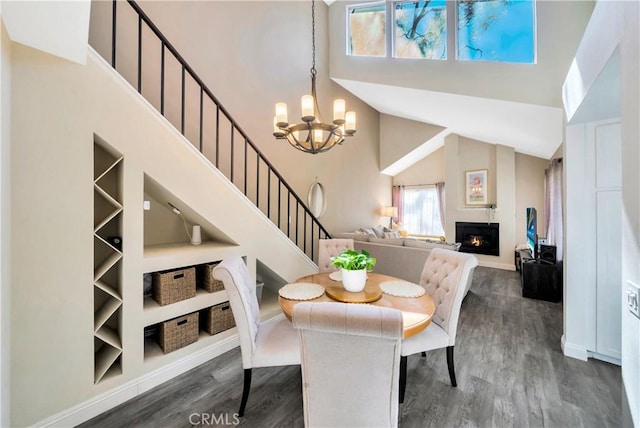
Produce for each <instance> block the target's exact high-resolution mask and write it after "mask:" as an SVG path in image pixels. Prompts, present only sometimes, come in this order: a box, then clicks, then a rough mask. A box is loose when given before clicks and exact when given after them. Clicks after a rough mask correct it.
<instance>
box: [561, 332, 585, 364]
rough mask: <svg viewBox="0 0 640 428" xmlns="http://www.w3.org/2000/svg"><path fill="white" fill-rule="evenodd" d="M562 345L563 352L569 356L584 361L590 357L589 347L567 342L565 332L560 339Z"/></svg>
mask: <svg viewBox="0 0 640 428" xmlns="http://www.w3.org/2000/svg"><path fill="white" fill-rule="evenodd" d="M560 346H561V347H562V353H563V354H564V355H566V356H567V357H571V358H576V359H578V360H582V361H587V360H588V359H589V351H587V348H585V347H583V346H578V345H575V344H573V343H569V342H567V340H566V338H565V336H564V334H563V335H562V338H561V339H560Z"/></svg>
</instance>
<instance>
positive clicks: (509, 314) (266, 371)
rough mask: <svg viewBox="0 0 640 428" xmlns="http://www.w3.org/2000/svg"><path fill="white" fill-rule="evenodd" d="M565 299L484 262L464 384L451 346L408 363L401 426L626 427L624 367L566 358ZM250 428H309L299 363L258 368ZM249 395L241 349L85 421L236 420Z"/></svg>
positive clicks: (470, 322) (466, 320) (460, 346)
mask: <svg viewBox="0 0 640 428" xmlns="http://www.w3.org/2000/svg"><path fill="white" fill-rule="evenodd" d="M561 335H562V304H561V303H549V302H543V301H538V300H532V299H525V298H522V297H521V295H520V282H519V274H518V273H516V272H507V271H501V270H496V269H489V268H480V267H479V268H477V269H476V272H475V275H474V282H473V286H472V288H471V290H470V292H469V294H468V295H467V297H466V298H465V300H464V302H463V305H462V311H461V316H460V322H459V325H458V335H457V340H456V347H455V351H456V354H455V362H456V374H457V380H458V387H457V388H452V387H451V386H450V384H449V376H448V373H447V366H446V359H445V354H444V351H443V350H438V351H433V352H430V353H428V354H427V357H426V358H423V357H421V356H420V355H414V356H411V357H409V359H408V380H407V396H406V398H405V402H404V404H402V405H401V406H400V426H401V427H403V428H409V427H411V428H422V427H439V428H442V427H461V426H466V427H562V428H565V427H593V428H601V427H620V426H622V425H623V423H622V421H621V418H622V416H621V413H622V404H621V402H622V389H621V383H622V381H621V374H620V368H619V367H617V366H615V365H611V364H608V363H604V362H600V361H597V360H590V361H588V362H584V361H579V360H575V359H572V358H567V357H565V356H564V355H563V354H562V351H561V349H560V337H561ZM252 384H253V385H252V390H251V395H250V397H249V403H248V409H247V413H246V415H245V417H243V418H242V420H241V421H240V423H239V425H240V426H245V427H302V426H303V419H302V397H301V388H302V385H301V380H300V369H299V367H283V368H262V369H255V370H254V376H253V382H252ZM241 392H242V367H241V362H240V351H239V348H237V349H234V350H232V351H230V352H227V353H226V354H224V355H221V356H220V357H218V358H216V359H214V360H212V361H210V362H209V363H206V364H204V365H202V366H200V367H198V368H196V369H193V370H191V371H190V372H188V373H185V374H184V375H182V376H180V377H178V378H176V379H173V380H171V381H169V382H167V383H165V384H163V385H160V386H158V387H156V388H155V389H153V390H151V391H149V392H147V393H145V394H143V395H141V396H139V397H137V398H135V399H133V400H131V401H129V402H127V403H124V404H122V405H121V406H118V407H117V408H115V409H112V410H110V411H108V412H106V413H104V414H102V415H100V416H98V417H96V418H94V419H92V420H90V421H88V422H87V423H85V424H84V425H82V426H86V427H113V428H120V427H125V426H126V427H131V426H135V427H154V428H158V427H170V428H173V427H192V426H227V425H234V424H235V423H236V422H237V420H236V419H235V418H234V414H235V412H237V410H238V405H239V402H240V394H241Z"/></svg>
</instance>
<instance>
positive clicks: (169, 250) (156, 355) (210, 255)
mask: <svg viewBox="0 0 640 428" xmlns="http://www.w3.org/2000/svg"><path fill="white" fill-rule="evenodd" d="M235 255H237V256H242V250H241V248H240V247H239V246H237V245H232V244H227V243H222V242H213V241H208V242H203V243H202V244H201V245H191V244H190V243H173V244H163V245H152V246H147V247H145V249H144V259H143V271H144V272H145V273H153V272H160V271H166V270H171V269H178V268H184V267H189V266H197V265H202V264H206V263H211V262H216V261H221V260H223V259H224V258H226V257H229V256H235ZM228 300H229V298H228V297H227V292H226V291H224V290H221V291H215V292H211V293H210V292H208V291H206V290H203V289H201V288H198V289H196V296H195V297H192V298H190V299H186V300H182V301H179V302H175V303H171V304H169V305H164V306H161V305H160V304H159V303H158V302H156V301H155V300H154V299H153V298H152V297H151V296H145V297H144V299H143V324H144V326H145V329H147V328H150V327H153V326H156V325H158V324H159V323H162V322H164V321H167V320H170V319H173V318H176V317H180V316H183V315H186V314H190V313H193V312H198V311H201V310H204V309H206V308H208V307H211V306H214V305H217V304H220V303H223V302H226V301H228ZM236 332H237V331H236V329H235V328H232V329H230V330H226V331H223V332H221V333H218V334H215V335H213V336H211V335H209V334H208V333H206V332H204V331H200V332H199V336H198V341H197V342H196V343H193V344H190V345H187V346H186V347H185V349H186V348H189V350H190V351H191V350H195V349H197V348H201V347H204V346H208V345H210V344H212V343H215V342H216V341H220V340H224V339H227V338H229V337H231V336H233V335H235V334H236ZM190 351H184V352H190ZM175 352H176V354H177V355H180V354H181V350H178V351H175ZM165 357H166V355H165V354H164V353H163V352H162V350H161V349H160V346H159V345H158V344H157V342H156V341H155V340H154V338H153V337H146V338H145V343H144V360H145V362H149V361H153V360H157V359H162V358H165Z"/></svg>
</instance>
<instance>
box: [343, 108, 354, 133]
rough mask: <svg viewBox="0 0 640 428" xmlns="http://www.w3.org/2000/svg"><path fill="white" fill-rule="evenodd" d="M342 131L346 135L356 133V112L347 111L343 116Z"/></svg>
mask: <svg viewBox="0 0 640 428" xmlns="http://www.w3.org/2000/svg"><path fill="white" fill-rule="evenodd" d="M344 129H345V132H346V133H347V134H348V135H351V134H354V133H355V132H356V112H355V111H348V112H347V113H346V114H345V125H344Z"/></svg>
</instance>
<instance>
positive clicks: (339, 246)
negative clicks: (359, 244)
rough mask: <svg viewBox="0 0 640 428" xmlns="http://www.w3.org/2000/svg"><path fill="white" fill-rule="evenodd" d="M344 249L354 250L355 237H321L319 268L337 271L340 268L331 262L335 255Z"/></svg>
mask: <svg viewBox="0 0 640 428" xmlns="http://www.w3.org/2000/svg"><path fill="white" fill-rule="evenodd" d="M344 250H353V239H320V240H319V241H318V270H319V271H320V272H335V271H337V270H338V268H337V267H336V266H334V265H332V264H331V257H335V256H337V255H338V254H340V253H342V252H343V251H344Z"/></svg>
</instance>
